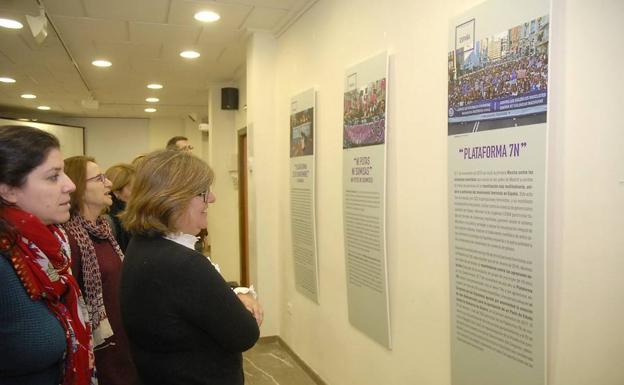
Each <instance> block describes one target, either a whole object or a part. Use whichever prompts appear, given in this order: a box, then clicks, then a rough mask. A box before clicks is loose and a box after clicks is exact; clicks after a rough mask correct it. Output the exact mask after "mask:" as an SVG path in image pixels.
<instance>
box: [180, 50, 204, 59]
mask: <svg viewBox="0 0 624 385" xmlns="http://www.w3.org/2000/svg"><path fill="white" fill-rule="evenodd" d="M180 56H182V57H184V58H187V59H197V58H198V57H200V56H201V55H200V53H199V52H197V51H182V52H180Z"/></svg>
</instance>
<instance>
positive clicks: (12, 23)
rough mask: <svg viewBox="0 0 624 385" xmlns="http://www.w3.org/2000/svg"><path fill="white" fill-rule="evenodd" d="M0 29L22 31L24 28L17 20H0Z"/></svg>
mask: <svg viewBox="0 0 624 385" xmlns="http://www.w3.org/2000/svg"><path fill="white" fill-rule="evenodd" d="M0 27H4V28H9V29H22V28H24V25H23V24H22V23H20V22H19V21H17V20H12V19H0Z"/></svg>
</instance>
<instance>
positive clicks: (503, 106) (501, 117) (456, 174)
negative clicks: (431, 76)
mask: <svg viewBox="0 0 624 385" xmlns="http://www.w3.org/2000/svg"><path fill="white" fill-rule="evenodd" d="M549 12H550V2H549V0H527V1H524V2H516V3H514V2H508V1H504V0H490V1H487V2H485V3H482V4H481V5H479V6H477V7H475V8H473V9H471V10H469V11H468V12H466V13H464V14H462V15H461V16H459V17H457V18H456V19H454V20H453V21H452V22H451V25H450V30H449V50H448V109H447V111H448V126H447V130H448V186H449V187H448V188H449V191H448V197H449V253H450V284H451V288H450V301H451V338H450V340H451V379H452V381H451V383H452V385H472V384H479V385H500V384H505V385H544V384H545V383H546V364H545V362H546V343H545V341H546V335H545V333H546V325H545V303H546V301H545V285H546V284H545V277H546V272H545V270H546V262H545V260H546V251H545V250H546V207H545V206H546V204H545V202H546V188H545V186H546V169H547V164H546V161H547V145H546V144H547V133H548V108H547V107H548V75H549V71H548V70H549V67H548V53H549V38H550V36H549V26H550V22H549Z"/></svg>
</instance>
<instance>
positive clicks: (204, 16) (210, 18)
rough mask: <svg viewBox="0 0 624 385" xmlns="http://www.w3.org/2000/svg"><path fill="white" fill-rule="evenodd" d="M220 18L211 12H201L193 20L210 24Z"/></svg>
mask: <svg viewBox="0 0 624 385" xmlns="http://www.w3.org/2000/svg"><path fill="white" fill-rule="evenodd" d="M220 18H221V16H219V14H218V13H216V12H212V11H201V12H197V13H196V14H195V20H199V21H203V22H204V23H212V22H214V21H217V20H219V19H220Z"/></svg>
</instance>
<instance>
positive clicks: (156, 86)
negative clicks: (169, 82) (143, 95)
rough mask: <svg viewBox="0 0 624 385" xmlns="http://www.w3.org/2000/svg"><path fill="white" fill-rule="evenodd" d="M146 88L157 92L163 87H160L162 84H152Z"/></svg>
mask: <svg viewBox="0 0 624 385" xmlns="http://www.w3.org/2000/svg"><path fill="white" fill-rule="evenodd" d="M147 88H149V89H151V90H159V89H161V88H163V86H162V84H158V83H152V84H148V85H147Z"/></svg>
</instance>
